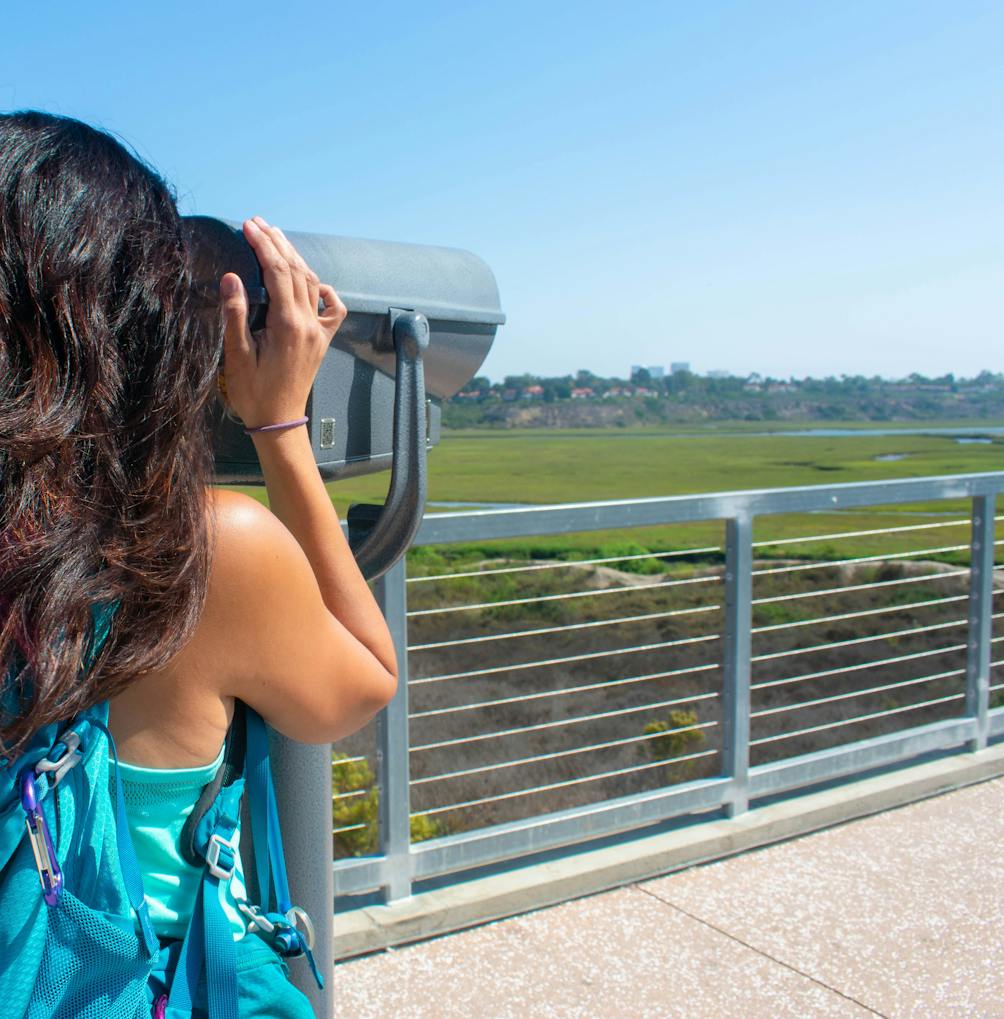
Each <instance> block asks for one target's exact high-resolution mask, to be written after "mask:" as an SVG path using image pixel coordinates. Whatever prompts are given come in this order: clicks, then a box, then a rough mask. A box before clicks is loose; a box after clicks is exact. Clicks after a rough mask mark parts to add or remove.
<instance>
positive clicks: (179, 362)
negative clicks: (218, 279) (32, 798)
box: [0, 112, 222, 759]
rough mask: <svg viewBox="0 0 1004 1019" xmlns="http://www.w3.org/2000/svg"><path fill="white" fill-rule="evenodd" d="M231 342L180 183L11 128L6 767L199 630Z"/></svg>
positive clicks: (44, 132)
mask: <svg viewBox="0 0 1004 1019" xmlns="http://www.w3.org/2000/svg"><path fill="white" fill-rule="evenodd" d="M221 342H222V340H221V338H220V334H219V330H218V329H216V330H214V329H213V328H211V326H209V325H207V324H206V322H205V320H204V316H202V315H201V314H200V309H199V299H198V297H197V295H196V292H195V289H194V287H193V280H192V272H191V265H190V253H189V248H188V243H187V239H186V235H185V231H184V229H183V227H182V223H181V220H180V218H179V215H178V210H177V206H176V204H175V196H174V194H173V192H172V191H171V189H170V188H169V187H168V185H167V184H166V183H165V182H164V181H163V180H162V179H161V178H160V177H159V176H158V175H157V174H156V173H155V172H154V171H153V170H152V169H150V167H148V166H147V165H145V164H144V163H143V162H142V161H141V160H140V159H139V158H138V157H137V156H136V155H135V154H133V153H131V152H129V151H127V149H126V148H125V147H124V146H123V145H121V144H120V143H119V142H118V141H116V140H115V139H114V138H112V137H111V136H110V135H108V134H106V133H105V132H103V131H100V130H96V129H94V128H92V127H89V126H88V125H86V124H83V123H80V122H79V121H76V120H72V119H69V118H66V117H57V116H52V115H50V114H45V113H39V112H22V113H12V114H2V115H0V679H2V678H3V677H4V676H5V675H6V677H7V681H6V684H5V689H4V690H3V697H2V698H0V700H2V708H0V758H4V757H6V758H8V759H10V758H13V757H15V756H16V755H17V754H18V752H19V751H20V750H22V749H23V748H24V747H25V745H26V743H27V741H28V739H29V738H30V737H31V735H32V733H33V732H35V731H36V730H37V729H39V728H40V727H42V726H43V725H46V724H48V723H49V722H52V721H56V720H61V719H69V718H72V717H73V716H74V715H75V714H76V713H77V712H79V711H80V710H82V709H83V708H86V707H89V706H90V705H92V704H95V703H97V702H98V701H101V700H104V699H105V698H107V697H110V696H113V695H114V694H116V693H118V692H120V691H121V690H122V689H123V688H125V687H126V686H127V685H128V684H129V683H130V681H132V680H134V679H136V678H137V677H138V676H140V675H141V674H142V673H143V672H144V671H146V670H149V669H151V668H156V667H158V666H160V665H162V664H164V663H165V662H166V661H167V660H168V659H169V658H170V657H171V656H172V655H174V654H175V653H176V652H177V651H178V650H179V649H180V648H181V647H182V646H183V645H184V644H185V643H186V642H187V640H188V639H189V637H190V636H191V634H192V632H193V630H194V628H195V625H196V623H197V621H198V618H199V615H200V613H201V610H202V606H203V603H204V599H205V593H206V585H207V579H208V573H209V565H210V558H211V541H212V523H211V520H210V519H209V517H208V516H207V509H206V507H207V500H206V485H207V484H208V483H209V481H210V480H211V477H212V449H211V437H210V435H211V431H210V429H211V420H212V409H213V401H212V395H213V392H214V387H215V380H216V371H217V367H218V363H219V357H220V349H221V347H220V344H221ZM111 603H117V604H118V608H117V611H116V613H115V616H114V621H113V623H112V627H111V631H110V634H109V637H108V639H107V641H106V643H105V644H104V646H103V648H102V650H101V652H100V654H99V655H98V656H97V658H96V659H95V661H94V663H93V665H92V667H91V668H90V669H89V670H86V671H85V670H84V669H83V668H82V662H83V661H84V659H85V656H87V654H88V651H89V648H90V641H91V637H92V629H93V622H92V606H95V605H101V604H105V605H108V604H111Z"/></svg>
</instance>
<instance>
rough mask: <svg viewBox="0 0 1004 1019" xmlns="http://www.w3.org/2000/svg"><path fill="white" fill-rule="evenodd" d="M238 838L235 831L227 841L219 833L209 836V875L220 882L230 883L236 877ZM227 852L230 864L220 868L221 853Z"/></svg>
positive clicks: (207, 863) (207, 862) (207, 864)
mask: <svg viewBox="0 0 1004 1019" xmlns="http://www.w3.org/2000/svg"><path fill="white" fill-rule="evenodd" d="M237 846H238V836H237V832H236V831H235V832H234V833H233V835H231V836H230V838H229V839H225V838H224V837H223V836H222V835H220V834H219V832H215V831H214V832H213V834H212V835H210V836H209V845H208V846H207V847H206V866H207V867H208V868H209V873H210V874H211V875H212V876H213V877H214V878H216V879H217V880H218V881H229V880H230V879H231V878H232V877H233V876H234V869H235V868H236V866H237V852H238V849H237ZM223 850H226V851H227V852H228V853H229V854H230V864H229V865H224V866H222V867H221V866H220V853H221V852H223Z"/></svg>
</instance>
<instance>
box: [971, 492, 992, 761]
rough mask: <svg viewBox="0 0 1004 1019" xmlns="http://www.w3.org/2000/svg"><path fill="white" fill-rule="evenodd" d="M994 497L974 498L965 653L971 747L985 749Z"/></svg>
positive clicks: (988, 698) (987, 724) (988, 689)
mask: <svg viewBox="0 0 1004 1019" xmlns="http://www.w3.org/2000/svg"><path fill="white" fill-rule="evenodd" d="M994 506H995V498H994V496H992V495H977V496H975V497H974V498H973V526H972V536H971V545H970V553H969V555H970V559H969V561H970V574H969V647H968V649H967V653H966V714H967V715H968V716H969V717H970V718H974V719H975V720H976V736H975V737H974V738H973V739H972V740H970V741H969V749H970V750H973V751H976V750H983V749H984V748H985V747H986V745H987V736H988V734H989V731H990V719H989V715H988V712H989V710H990V647H991V645H990V639H991V636H992V631H993V594H994V586H993V585H994V532H995V528H994V513H995V508H994Z"/></svg>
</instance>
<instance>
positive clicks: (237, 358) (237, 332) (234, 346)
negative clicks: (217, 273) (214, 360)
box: [220, 272, 254, 373]
mask: <svg viewBox="0 0 1004 1019" xmlns="http://www.w3.org/2000/svg"><path fill="white" fill-rule="evenodd" d="M220 307H221V309H222V311H223V369H224V373H225V372H226V371H227V369H228V368H229V369H230V370H231V371H233V370H234V368H235V367H236V366H237V365H238V364H240V363H241V362H243V361H246V360H248V359H249V358H250V357H252V349H253V348H252V344H253V342H254V341H253V340H252V339H251V334H250V332H249V331H248V302H247V294H246V293H245V291H244V284H243V283H242V282H241V278H240V276H238V275H237V274H236V273H232V272H228V273H226V274H225V275H224V276H223V278H222V279H221V280H220Z"/></svg>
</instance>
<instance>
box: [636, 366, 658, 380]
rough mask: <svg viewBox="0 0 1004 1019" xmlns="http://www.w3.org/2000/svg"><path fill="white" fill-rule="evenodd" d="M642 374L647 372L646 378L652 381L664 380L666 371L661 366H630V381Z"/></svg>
mask: <svg viewBox="0 0 1004 1019" xmlns="http://www.w3.org/2000/svg"><path fill="white" fill-rule="evenodd" d="M642 372H647V373H648V377H649V378H650V379H652V380H653V381H654V380H656V379H664V378H665V377H666V369H665V367H664V366H663V365H661V364H633V365H631V379H632V380H634V379H636V378H637V377H638V376H639V375H640V374H641V373H642Z"/></svg>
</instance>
